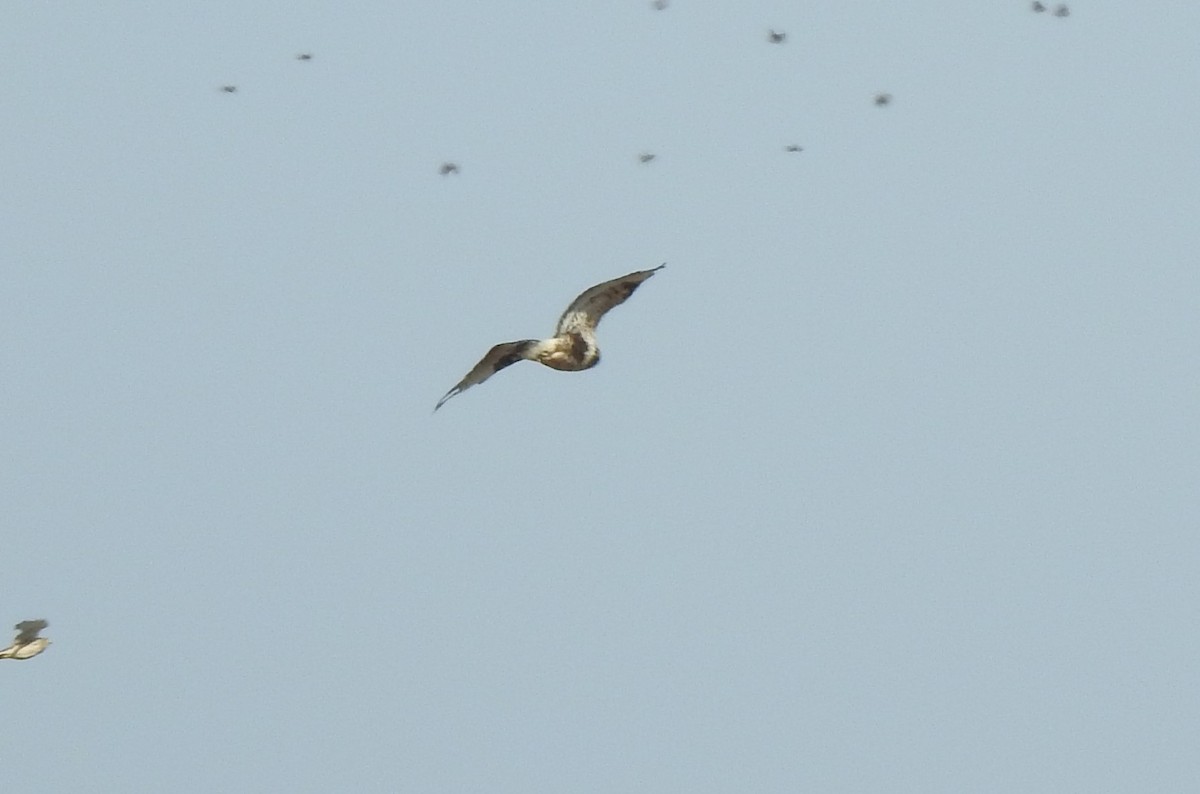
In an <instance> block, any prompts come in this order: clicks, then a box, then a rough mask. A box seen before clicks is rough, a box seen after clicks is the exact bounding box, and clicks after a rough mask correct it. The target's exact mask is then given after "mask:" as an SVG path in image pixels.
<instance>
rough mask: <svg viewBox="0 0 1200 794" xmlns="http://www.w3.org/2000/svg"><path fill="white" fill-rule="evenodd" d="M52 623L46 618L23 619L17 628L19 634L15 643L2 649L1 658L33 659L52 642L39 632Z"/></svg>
mask: <svg viewBox="0 0 1200 794" xmlns="http://www.w3.org/2000/svg"><path fill="white" fill-rule="evenodd" d="M49 625H50V624H49V623H47V622H46V621H44V620H22V621H21V622H20V623H18V624H17V625H16V626H14V627H13V628H15V629H16V630H17V636H16V638H15V639H14V640H13V644H12V645H10V646H8V647H7V648H5V649H4V650H2V651H0V659H32V658H33V657H34V656H37V655H38V654H39V653H41V652H42V651H44V650H46V646H47V645H49V644H50V640H48V639H46V638H45V637H39V636H38V632H40V631H41V630H42V629H44V628H46V627H47V626H49Z"/></svg>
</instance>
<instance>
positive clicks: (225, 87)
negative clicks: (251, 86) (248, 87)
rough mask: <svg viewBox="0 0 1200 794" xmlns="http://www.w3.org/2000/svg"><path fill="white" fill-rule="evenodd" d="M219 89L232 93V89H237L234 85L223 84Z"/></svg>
mask: <svg viewBox="0 0 1200 794" xmlns="http://www.w3.org/2000/svg"><path fill="white" fill-rule="evenodd" d="M221 90H222V91H224V92H225V93H226V94H232V93H233V92H234V91H237V86H236V85H223V86H221Z"/></svg>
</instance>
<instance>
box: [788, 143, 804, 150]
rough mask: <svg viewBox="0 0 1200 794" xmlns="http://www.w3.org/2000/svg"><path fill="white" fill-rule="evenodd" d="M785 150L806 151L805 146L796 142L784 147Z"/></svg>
mask: <svg viewBox="0 0 1200 794" xmlns="http://www.w3.org/2000/svg"><path fill="white" fill-rule="evenodd" d="M783 150H784V151H785V152H802V151H804V147H803V146H797V145H796V144H794V143H789V144H788V145H787V146H785V147H783Z"/></svg>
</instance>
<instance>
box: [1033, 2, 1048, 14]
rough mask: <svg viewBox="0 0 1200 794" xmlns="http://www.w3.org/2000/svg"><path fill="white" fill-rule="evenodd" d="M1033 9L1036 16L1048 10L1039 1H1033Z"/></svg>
mask: <svg viewBox="0 0 1200 794" xmlns="http://www.w3.org/2000/svg"><path fill="white" fill-rule="evenodd" d="M1032 8H1033V13H1035V14H1040V13H1042V12H1043V11H1045V10H1046V7H1045V6H1044V5H1042V4H1041V3H1040V2H1039V0H1033V6H1032Z"/></svg>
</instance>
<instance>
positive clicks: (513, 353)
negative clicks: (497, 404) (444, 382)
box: [433, 339, 537, 411]
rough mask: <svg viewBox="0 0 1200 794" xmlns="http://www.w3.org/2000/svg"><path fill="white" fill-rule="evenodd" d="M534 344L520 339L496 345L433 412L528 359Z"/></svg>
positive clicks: (529, 340) (440, 401) (533, 340)
mask: <svg viewBox="0 0 1200 794" xmlns="http://www.w3.org/2000/svg"><path fill="white" fill-rule="evenodd" d="M536 344H537V340H536V339H522V340H521V341H519V342H501V343H500V344H498V345H496V346H495V347H493V348H492V349H491V350H489V351H488V352H487V355H485V356H484V357H483V358H481V359H480V360H479V363H478V364H476V365H475V366H474V368H472V369H471V371H470V372H468V373H467V376H466V377H465V378H463V379H462V380H460V381H459V382H458V384H457V385H456V386H455V387H454V388H453V389H451V390H450V391H448V392H446V396H444V397H442V399H440V400H438V404H437V405H435V406H434V407H433V410H435V411H436V410H437V409H438V408H441V407H442V405H444V404H445V402H446V400H449V399H450V398H451V397H453V396H454V395H456V394H462V393H463V392H465V391H466V390H467V389H469V388H471V387H472V386H475V385H477V384H480V383H483V382H484V381H485V380H487V379H488V378H490V377H492V376H493V375H495V374H496V373H497V372H499V371H500V370H502V369H504V368H505V367H508V366H511V365H513V364H516V363H517V362H518V361H520V360H521V359H523V358H529V356H528V355H527V354H528V353H529V351H530V349H531V348H532V347H533V346H534V345H536Z"/></svg>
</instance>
